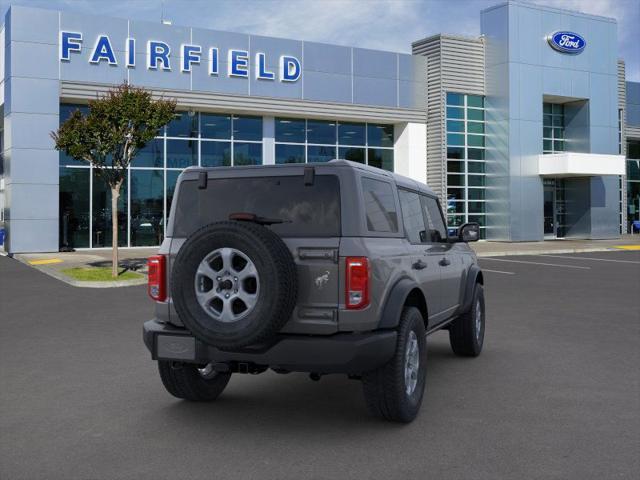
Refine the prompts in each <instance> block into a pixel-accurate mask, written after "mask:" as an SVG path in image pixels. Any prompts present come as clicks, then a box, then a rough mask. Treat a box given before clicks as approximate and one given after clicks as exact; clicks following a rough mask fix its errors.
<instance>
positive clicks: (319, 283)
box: [315, 270, 329, 290]
mask: <svg viewBox="0 0 640 480" xmlns="http://www.w3.org/2000/svg"><path fill="white" fill-rule="evenodd" d="M328 281H329V271H328V270H327V271H325V272H324V273H323V274H322V275H320V276H319V277H317V278H316V279H315V284H316V287H318V288H319V289H320V290H322V287H324V286H325V284H326V283H327V282H328Z"/></svg>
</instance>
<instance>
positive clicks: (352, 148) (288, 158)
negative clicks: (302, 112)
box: [275, 118, 394, 171]
mask: <svg viewBox="0 0 640 480" xmlns="http://www.w3.org/2000/svg"><path fill="white" fill-rule="evenodd" d="M275 141H276V163H310V162H327V161H329V160H333V159H334V158H342V159H345V160H352V161H354V162H360V163H365V164H367V165H371V166H374V167H378V168H383V169H385V170H389V171H393V144H394V135H393V125H391V124H373V123H355V122H337V121H331V120H312V119H300V118H276V120H275Z"/></svg>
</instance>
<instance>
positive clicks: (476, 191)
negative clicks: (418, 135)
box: [446, 92, 486, 238]
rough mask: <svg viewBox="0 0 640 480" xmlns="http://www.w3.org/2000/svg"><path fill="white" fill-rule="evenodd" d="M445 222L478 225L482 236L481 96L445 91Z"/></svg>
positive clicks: (483, 143)
mask: <svg viewBox="0 0 640 480" xmlns="http://www.w3.org/2000/svg"><path fill="white" fill-rule="evenodd" d="M446 135H447V223H448V225H449V226H450V227H458V226H460V225H462V224H463V223H466V222H478V223H479V224H480V235H481V238H486V232H485V228H486V215H485V211H486V210H485V185H486V182H485V173H486V172H485V111H484V97H482V96H478V95H467V94H463V93H454V92H448V93H447V106H446Z"/></svg>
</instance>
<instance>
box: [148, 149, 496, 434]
mask: <svg viewBox="0 0 640 480" xmlns="http://www.w3.org/2000/svg"><path fill="white" fill-rule="evenodd" d="M478 238H479V226H478V224H476V223H467V224H464V225H462V226H461V227H459V228H458V229H457V231H456V232H455V235H450V234H448V232H447V228H446V226H445V221H444V217H443V214H442V210H441V208H440V204H439V202H438V199H437V197H436V195H435V194H434V193H433V192H432V191H431V190H430V189H429V188H428V187H427V186H426V185H423V184H421V183H419V182H416V181H414V180H411V179H409V178H406V177H403V176H400V175H397V174H393V173H389V172H386V171H383V170H379V169H376V168H373V167H368V166H365V165H361V164H358V163H353V162H348V161H345V160H333V161H330V162H327V163H318V164H299V165H271V166H246V167H229V168H225V167H222V168H197V167H192V168H188V169H187V170H185V171H184V172H183V173H182V174H181V175H180V177H179V179H178V182H177V186H176V190H175V195H174V197H173V201H172V204H171V212H170V215H169V221H168V225H167V238H166V239H165V240H164V242H163V243H162V246H161V247H160V250H159V254H158V255H155V256H153V257H151V258H150V259H149V261H148V266H149V284H148V293H149V295H150V296H151V298H152V299H153V300H154V301H155V318H154V319H153V320H149V321H147V322H146V323H145V324H144V342H145V344H146V346H147V348H148V349H149V350H150V352H151V356H152V358H153V359H154V360H157V361H158V367H159V371H160V378H161V380H162V383H163V384H164V386H165V388H166V389H167V390H168V392H169V393H170V394H172V395H173V396H175V397H178V398H182V399H187V400H192V401H210V400H214V399H216V398H217V397H218V396H219V395H220V394H221V393H222V391H223V390H224V388H225V386H226V385H227V383H228V381H229V378H230V376H231V374H233V373H250V374H257V373H262V372H264V371H266V370H268V369H271V370H272V371H275V372H277V373H289V372H308V373H310V375H311V378H312V379H319V378H320V376H322V375H324V374H331V373H341V374H347V375H349V376H350V377H351V378H355V379H359V380H361V381H362V385H363V390H364V397H365V400H366V404H367V407H368V409H369V411H370V412H371V413H372V414H374V415H377V416H379V417H382V418H385V419H387V420H392V421H399V422H410V421H411V420H413V419H414V418H415V416H416V415H417V413H418V411H419V409H420V405H421V403H422V397H423V392H424V388H425V374H426V368H427V336H428V335H430V334H432V333H434V332H436V331H438V330H448V333H449V339H450V343H451V347H452V349H453V351H454V352H455V353H456V354H457V355H462V356H477V355H479V354H480V352H481V350H482V345H483V340H484V333H485V332H484V331H485V306H484V293H483V275H482V272H481V270H480V268H479V266H478V264H477V260H476V256H475V254H474V252H473V251H472V250H471V248H470V247H469V246H468V244H467V242H470V241H476V240H478Z"/></svg>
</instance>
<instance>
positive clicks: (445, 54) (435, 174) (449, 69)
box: [412, 35, 485, 204]
mask: <svg viewBox="0 0 640 480" xmlns="http://www.w3.org/2000/svg"><path fill="white" fill-rule="evenodd" d="M412 53H413V54H414V55H421V56H424V57H426V58H427V183H428V184H429V186H430V187H431V188H432V189H433V190H434V191H435V192H436V193H437V195H438V196H439V197H440V201H441V202H442V203H443V204H445V203H446V196H447V195H446V194H447V158H446V156H447V142H446V135H445V102H446V92H460V93H467V94H472V95H484V94H485V81H484V61H485V58H484V42H483V39H482V38H467V37H459V36H452V35H434V36H432V37H428V38H425V39H422V40H418V41H416V42H414V43H413V44H412Z"/></svg>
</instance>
